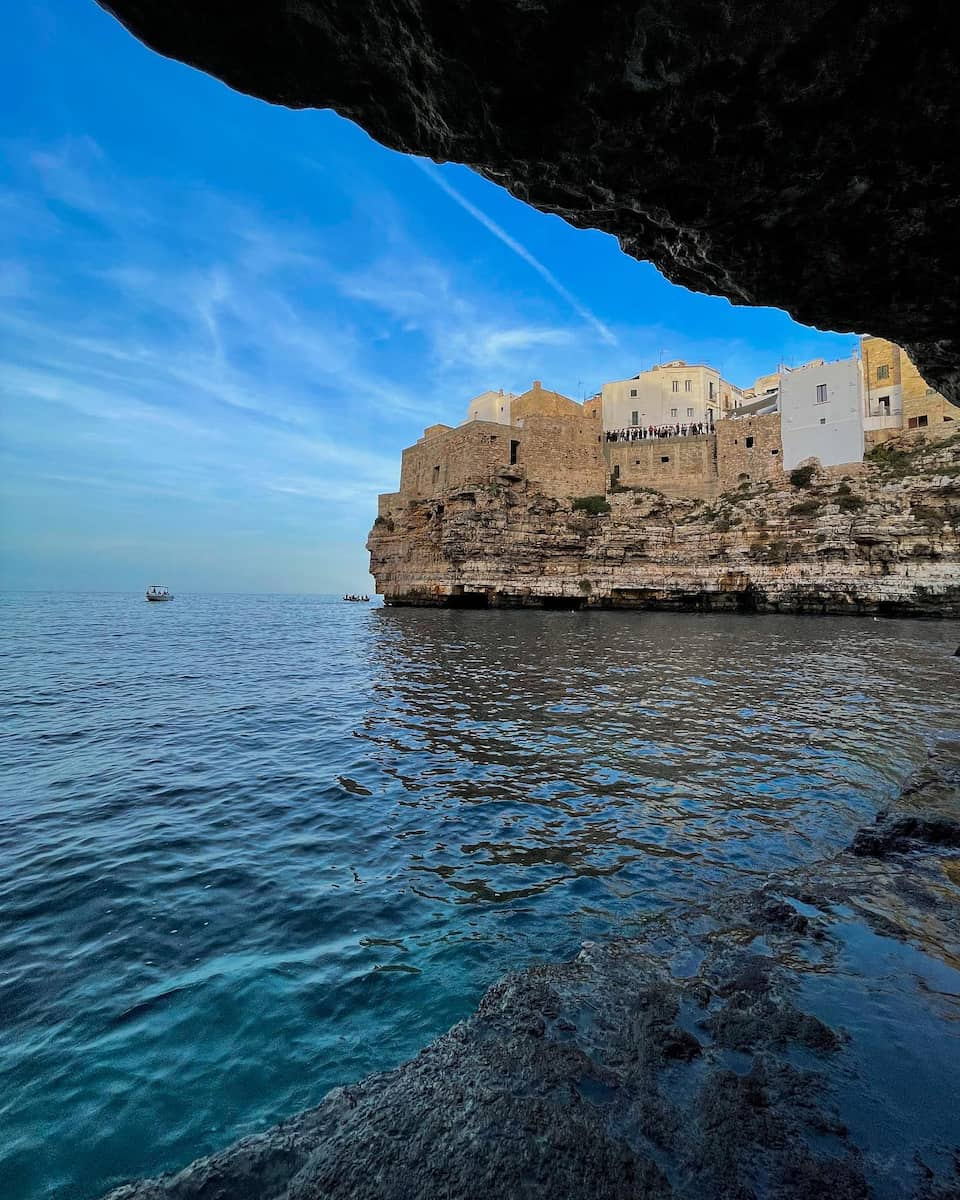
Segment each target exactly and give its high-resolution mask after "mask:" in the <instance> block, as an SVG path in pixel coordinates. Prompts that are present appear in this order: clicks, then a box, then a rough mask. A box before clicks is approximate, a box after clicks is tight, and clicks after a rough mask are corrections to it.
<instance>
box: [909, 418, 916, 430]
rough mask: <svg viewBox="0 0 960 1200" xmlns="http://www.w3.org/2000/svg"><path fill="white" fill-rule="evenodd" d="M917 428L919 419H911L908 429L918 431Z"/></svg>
mask: <svg viewBox="0 0 960 1200" xmlns="http://www.w3.org/2000/svg"><path fill="white" fill-rule="evenodd" d="M916 427H917V418H916V417H911V418H910V420H909V421H907V428H908V429H916Z"/></svg>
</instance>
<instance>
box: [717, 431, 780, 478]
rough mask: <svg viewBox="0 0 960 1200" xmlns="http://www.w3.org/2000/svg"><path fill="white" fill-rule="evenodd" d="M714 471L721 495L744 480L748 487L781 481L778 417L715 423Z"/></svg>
mask: <svg viewBox="0 0 960 1200" xmlns="http://www.w3.org/2000/svg"><path fill="white" fill-rule="evenodd" d="M717 470H718V475H719V479H720V490H721V491H723V492H727V491H730V490H732V489H733V488H736V487H738V486H739V485H740V484H741V483H743V482H744V481H745V480H750V481H751V482H752V483H757V482H764V481H768V480H769V481H771V482H777V481H779V480H781V479H782V478H783V443H782V441H781V440H780V414H779V413H768V414H767V415H766V416H762V417H737V418H727V419H726V420H723V421H718V422H717Z"/></svg>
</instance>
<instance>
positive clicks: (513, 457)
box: [510, 442, 520, 467]
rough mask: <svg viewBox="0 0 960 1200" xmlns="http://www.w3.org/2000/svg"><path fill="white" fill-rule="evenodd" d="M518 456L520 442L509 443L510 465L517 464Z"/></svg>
mask: <svg viewBox="0 0 960 1200" xmlns="http://www.w3.org/2000/svg"><path fill="white" fill-rule="evenodd" d="M519 456H520V443H519V442H511V443H510V466H511V467H515V466H516V465H517V459H518V458H519Z"/></svg>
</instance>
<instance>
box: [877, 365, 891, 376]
mask: <svg viewBox="0 0 960 1200" xmlns="http://www.w3.org/2000/svg"><path fill="white" fill-rule="evenodd" d="M877 378H878V379H889V378H890V367H889V365H888V364H887V363H884V364H883V365H882V366H879V367H877Z"/></svg>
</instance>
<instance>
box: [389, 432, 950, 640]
mask: <svg viewBox="0 0 960 1200" xmlns="http://www.w3.org/2000/svg"><path fill="white" fill-rule="evenodd" d="M607 505H608V506H609V511H607V512H600V513H599V514H597V515H590V514H589V513H588V512H585V511H583V510H582V509H578V508H577V507H576V503H575V502H573V501H567V500H555V499H550V498H547V497H545V496H542V495H539V494H537V493H536V492H535V491H533V490H532V489H531V488H530V487H529V485H528V484H527V483H526V481H525V480H524V479H523V478H522V473H521V472H519V471H517V470H513V471H512V473H507V472H505V473H502V474H501V475H500V476H497V477H496V478H494V479H492V480H491V482H490V484H489V485H488V486H487V487H485V488H477V489H473V488H471V489H467V490H460V491H455V492H452V493H450V494H448V495H447V496H445V497H444V498H443V499H442V500H427V501H419V502H405V501H403V500H398V502H397V503H396V505H395V506H394V507H393V508H391V509H390V510H389V511H387V512H384V513H382V514H381V515H380V516H379V517H378V518H377V522H376V524H375V525H374V527H373V530H372V531H371V533H370V538H369V541H368V543H367V545H368V549H369V550H370V569H371V571H372V572H373V574H374V576H375V578H376V580H377V590H378V591H379V592H381V593H382V594H383V595H384V597H385V599H386V600H387V601H388V602H389V603H392V604H421V605H423V604H426V605H429V604H450V605H464V606H467V605H489V606H496V605H530V606H540V607H542V606H548V607H549V606H554V605H556V606H562V607H584V608H604V607H607V608H609V607H615V608H617V607H623V608H691V609H741V610H748V611H761V612H829V613H874V614H879V615H888V616H896V615H907V614H910V615H929V616H949V617H960V436H956V437H954V438H953V439H951V441H950V442H947V443H942V444H941V445H939V446H932V447H930V446H923V445H921V446H920V447H914V448H913V449H903V448H902V447H901V448H898V447H896V446H893V445H890V446H888V447H887V448H885V449H884V451H883V453H882V456H881V457H879V458H877V459H875V460H874V461H873V462H871V463H869V464H865V465H864V467H863V468H860V469H857V471H856V473H855V474H851V475H849V476H848V477H844V476H842V475H841V474H838V473H837V472H836V471H834V472H824V471H819V472H814V473H813V474H812V475H811V478H810V479H809V480H808V481H807V482H806V484H804V483H803V481H802V480H800V479H798V482H797V483H792V482H791V479H790V477H789V476H786V475H784V476H783V479H782V480H781V481H779V482H777V483H769V484H758V485H753V484H750V483H744V484H743V485H742V487H741V488H739V489H738V490H737V491H734V492H727V493H725V494H724V495H723V496H721V497H720V499H719V500H717V501H714V502H712V503H710V502H707V503H702V502H699V501H688V500H668V499H667V498H665V497H663V496H661V495H660V494H659V493H656V492H650V491H622V492H618V493H615V494H612V495H608V496H607V498H606V503H605V504H604V503H603V502H602V501H601V502H600V504H599V505H597V504H594V506H593V507H600V508H604V507H606V506H607Z"/></svg>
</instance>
